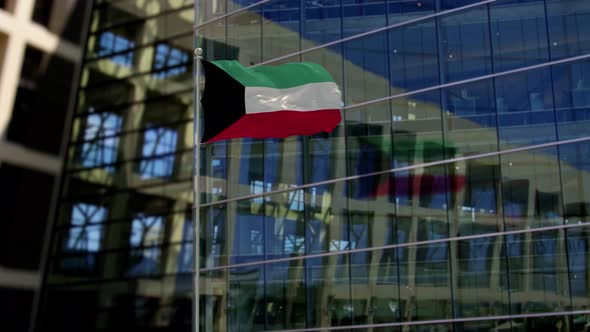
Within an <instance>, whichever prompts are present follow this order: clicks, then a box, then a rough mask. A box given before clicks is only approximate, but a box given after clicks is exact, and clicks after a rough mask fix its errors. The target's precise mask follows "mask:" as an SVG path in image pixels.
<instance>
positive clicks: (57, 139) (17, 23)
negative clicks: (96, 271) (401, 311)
mask: <svg viewBox="0 0 590 332" xmlns="http://www.w3.org/2000/svg"><path fill="white" fill-rule="evenodd" d="M89 14H90V3H89V2H88V1H83V0H68V1H50V0H0V211H1V216H0V312H2V314H1V315H0V316H1V317H2V327H1V329H2V330H5V331H14V332H27V331H30V330H31V329H32V328H33V326H32V325H33V324H32V323H31V322H32V321H33V320H35V317H36V308H37V302H38V300H39V296H40V289H41V284H42V272H41V271H43V270H44V265H45V256H46V255H45V254H44V252H46V251H47V249H48V248H47V239H48V237H49V232H50V228H51V227H50V226H49V225H50V224H51V221H52V220H53V219H54V218H53V214H54V212H53V206H54V201H55V199H54V197H55V198H56V196H55V192H56V191H57V187H58V184H59V177H60V174H61V171H62V165H63V160H64V156H65V154H64V149H63V146H64V144H65V141H66V135H64V132H65V131H68V129H67V128H68V127H69V126H68V122H69V121H68V118H69V117H70V115H71V113H72V110H73V108H74V107H73V106H74V105H73V103H71V100H72V96H73V95H74V94H75V91H76V87H77V83H74V82H77V80H78V78H77V77H78V68H79V67H80V64H81V62H82V53H83V47H81V44H82V39H83V36H84V35H85V34H86V33H85V31H86V26H87V24H86V22H85V20H87V18H88V16H89ZM82 210H83V208H82ZM76 213H78V215H77V216H76V219H75V221H74V222H73V224H72V229H71V240H70V241H69V242H67V244H64V247H68V248H70V249H74V248H80V247H81V246H83V245H89V246H91V248H92V246H94V245H96V244H98V243H99V241H98V239H97V238H95V237H93V234H95V233H93V232H92V231H90V230H89V232H86V233H84V232H82V231H81V229H80V228H76V226H74V225H75V224H76V223H79V222H83V221H82V219H83V218H82V216H81V214H80V213H81V211H78V212H76ZM94 250H97V248H94Z"/></svg>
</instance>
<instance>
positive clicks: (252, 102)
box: [244, 82, 342, 114]
mask: <svg viewBox="0 0 590 332" xmlns="http://www.w3.org/2000/svg"><path fill="white" fill-rule="evenodd" d="M244 99H245V100H244V101H245V103H246V114H255V113H266V112H276V111H285V110H289V111H300V112H305V111H315V110H322V109H340V108H341V106H342V94H341V92H340V89H338V85H336V83H334V82H322V83H310V84H304V85H299V86H296V87H293V88H288V89H274V88H264V87H248V86H247V87H246V95H245V98H244Z"/></svg>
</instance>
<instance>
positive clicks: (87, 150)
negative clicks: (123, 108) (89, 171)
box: [80, 113, 121, 171]
mask: <svg viewBox="0 0 590 332" xmlns="http://www.w3.org/2000/svg"><path fill="white" fill-rule="evenodd" d="M120 129H121V116H119V115H117V114H113V113H95V114H90V115H88V117H87V119H86V128H85V129H84V140H85V142H84V144H83V145H82V154H81V156H80V159H81V162H82V165H84V166H87V167H94V166H99V165H105V164H112V163H114V162H115V161H116V159H117V147H118V145H119V137H118V136H117V137H108V136H113V135H115V134H117V133H118V132H119V130H120ZM102 137H107V138H102ZM104 169H106V170H108V171H112V170H113V167H112V166H110V167H104Z"/></svg>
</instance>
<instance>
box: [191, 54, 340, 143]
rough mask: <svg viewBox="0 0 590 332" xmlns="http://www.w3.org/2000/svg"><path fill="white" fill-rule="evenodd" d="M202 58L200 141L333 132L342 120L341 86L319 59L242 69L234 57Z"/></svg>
mask: <svg viewBox="0 0 590 332" xmlns="http://www.w3.org/2000/svg"><path fill="white" fill-rule="evenodd" d="M202 63H203V66H204V69H205V77H206V81H205V91H204V92H203V98H201V104H202V105H203V110H204V118H205V129H204V134H203V139H202V141H203V142H214V141H219V140H224V139H230V138H238V137H250V138H283V137H288V136H292V135H312V134H316V133H319V132H322V131H324V132H331V131H332V130H333V129H334V128H336V126H337V125H338V123H340V120H341V117H340V107H341V105H342V96H341V93H340V90H339V89H338V86H337V85H336V83H334V79H332V76H330V74H329V73H328V72H327V71H326V69H324V68H323V67H322V66H320V65H318V64H314V63H309V62H302V63H287V64H284V65H280V66H259V67H254V68H244V67H243V66H242V65H240V63H239V62H237V61H228V60H222V61H211V62H210V61H202Z"/></svg>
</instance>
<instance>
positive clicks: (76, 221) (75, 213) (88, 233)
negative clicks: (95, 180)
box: [66, 203, 107, 252]
mask: <svg viewBox="0 0 590 332" xmlns="http://www.w3.org/2000/svg"><path fill="white" fill-rule="evenodd" d="M106 214H107V210H106V208H104V207H100V206H97V205H92V204H84V203H78V204H75V205H74V207H73V208H72V219H71V224H72V228H70V230H69V233H68V240H67V244H66V246H67V248H68V249H73V250H81V251H91V252H95V251H98V250H99V249H100V238H101V230H102V225H100V224H101V223H102V222H103V221H104V220H105V219H106Z"/></svg>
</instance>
